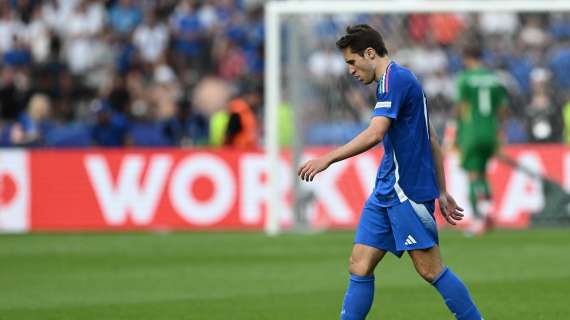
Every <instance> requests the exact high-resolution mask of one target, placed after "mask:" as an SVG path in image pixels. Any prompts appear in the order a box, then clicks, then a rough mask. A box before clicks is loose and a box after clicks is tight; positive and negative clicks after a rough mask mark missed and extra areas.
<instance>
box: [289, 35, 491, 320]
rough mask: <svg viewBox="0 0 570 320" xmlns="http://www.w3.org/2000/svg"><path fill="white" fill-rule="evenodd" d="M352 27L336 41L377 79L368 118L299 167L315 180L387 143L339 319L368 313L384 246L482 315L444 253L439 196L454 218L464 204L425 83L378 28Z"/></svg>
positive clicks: (469, 314) (459, 310)
mask: <svg viewBox="0 0 570 320" xmlns="http://www.w3.org/2000/svg"><path fill="white" fill-rule="evenodd" d="M346 32H347V34H346V35H344V36H343V37H342V38H340V39H339V40H338V41H337V43H336V44H337V47H338V48H339V49H341V50H342V52H343V55H344V59H345V61H346V63H347V64H348V69H349V71H350V74H352V75H353V76H354V77H355V78H356V79H358V80H360V81H361V82H363V83H364V84H371V83H373V82H376V83H377V89H376V97H377V103H376V106H375V108H374V111H373V112H372V118H371V120H370V124H369V126H368V127H367V128H366V129H365V130H364V131H363V132H361V133H360V134H359V135H358V136H356V137H355V138H354V139H352V140H351V141H350V142H348V143H347V144H345V145H343V146H341V147H339V148H337V149H335V150H333V151H331V152H329V153H327V154H325V155H323V156H322V157H319V158H316V159H313V160H310V161H308V162H306V163H305V164H303V165H302V166H301V167H300V168H299V170H298V175H299V176H300V178H301V179H303V180H305V181H312V180H313V179H314V178H315V175H317V174H318V173H319V172H321V171H323V170H325V169H327V168H328V167H329V166H330V165H331V164H333V163H335V162H337V161H341V160H344V159H346V158H349V157H352V156H355V155H357V154H360V153H362V152H364V151H366V150H368V149H370V148H372V147H374V146H375V145H377V144H378V143H379V142H380V141H382V142H383V144H384V157H383V159H382V163H381V165H380V168H379V170H378V174H377V177H376V185H375V187H374V191H373V192H372V194H371V195H370V197H369V198H368V200H367V201H366V204H365V205H364V208H363V209H362V215H361V216H360V221H359V224H358V227H357V230H356V236H355V241H354V246H353V249H352V254H351V256H350V264H349V272H350V281H349V285H348V289H347V291H346V294H345V296H344V302H343V306H342V312H341V315H340V318H341V319H342V320H356V319H364V318H365V317H366V315H367V314H368V311H369V310H370V307H371V305H372V300H373V296H374V269H375V268H376V265H377V264H378V263H379V262H380V261H381V260H382V258H383V257H384V255H385V254H386V252H391V253H393V254H394V255H396V256H397V257H401V256H402V254H403V253H404V251H407V252H408V254H409V255H410V257H411V259H412V261H413V263H414V266H415V268H416V270H417V272H418V273H419V274H420V276H422V278H424V279H425V280H426V281H427V282H429V283H431V284H432V285H433V286H434V287H435V288H436V289H437V290H438V291H439V293H440V294H441V296H442V297H443V299H444V300H445V303H446V304H447V306H448V308H449V309H450V310H451V312H452V313H453V314H454V315H455V317H456V318H457V319H461V320H481V315H480V313H479V310H478V309H477V307H476V306H475V304H474V303H473V301H472V300H471V297H470V296H469V292H468V290H467V288H466V287H465V285H464V284H463V282H461V280H460V279H459V278H458V277H457V276H456V275H455V274H454V273H453V272H452V271H451V269H449V268H447V267H446V266H445V265H444V264H443V262H442V258H441V255H440V252H439V246H438V234H437V228H436V222H435V219H434V208H435V199H439V205H440V211H441V214H442V216H443V217H444V218H445V220H446V221H447V222H449V223H450V224H456V222H455V221H457V220H461V219H462V218H463V214H462V213H461V212H462V211H463V209H462V208H460V207H459V206H458V205H457V204H456V202H455V200H454V199H453V197H452V196H451V195H449V194H448V193H447V191H446V189H445V177H444V172H443V164H442V152H441V149H440V146H439V144H438V142H437V137H436V136H435V133H434V130H433V128H432V127H431V126H430V124H429V118H428V110H427V105H426V99H425V96H424V93H423V90H422V88H421V85H420V83H419V81H418V80H417V78H416V77H415V76H414V74H413V73H412V72H411V71H410V70H408V69H406V68H403V67H401V66H400V65H398V64H397V63H395V62H393V61H391V60H390V58H389V56H388V52H387V50H386V46H385V44H384V40H383V38H382V36H381V35H380V33H379V32H377V31H376V30H374V29H372V28H371V27H370V26H368V25H356V26H349V27H348V28H347V29H346Z"/></svg>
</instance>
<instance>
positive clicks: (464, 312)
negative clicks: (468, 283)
mask: <svg viewBox="0 0 570 320" xmlns="http://www.w3.org/2000/svg"><path fill="white" fill-rule="evenodd" d="M432 285H433V286H434V287H435V288H436V289H437V291H439V294H441V296H442V297H443V300H445V304H446V305H447V307H448V308H449V310H451V312H453V315H455V318H456V319H457V320H481V319H482V318H481V313H479V310H477V307H476V306H475V304H474V303H473V301H472V300H471V297H470V296H469V291H467V288H466V287H465V285H464V284H463V282H461V280H459V278H458V277H457V276H456V275H455V274H454V273H453V272H451V270H449V269H448V268H447V267H446V268H445V269H443V271H442V272H441V273H440V274H439V275H438V276H437V277H436V278H435V279H434V280H433V282H432ZM347 319H348V318H347Z"/></svg>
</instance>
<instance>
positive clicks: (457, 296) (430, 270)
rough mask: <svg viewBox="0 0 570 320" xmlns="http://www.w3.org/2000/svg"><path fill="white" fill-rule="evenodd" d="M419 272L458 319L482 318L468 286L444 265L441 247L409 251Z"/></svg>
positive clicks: (475, 319) (471, 319)
mask: <svg viewBox="0 0 570 320" xmlns="http://www.w3.org/2000/svg"><path fill="white" fill-rule="evenodd" d="M409 254H410V257H411V258H412V261H413V263H414V267H415V268H416V271H417V272H418V274H419V275H420V276H421V277H422V278H424V279H425V280H426V281H427V282H429V283H430V284H432V285H433V286H434V287H435V288H436V289H437V291H438V292H439V294H440V295H441V296H442V297H443V300H444V301H445V304H446V305H447V307H448V308H449V310H450V311H451V312H452V313H453V314H454V316H455V318H456V319H458V320H481V319H482V318H481V313H480V312H479V310H478V309H477V306H476V305H475V304H474V303H473V300H472V299H471V296H470V295H469V291H468V290H467V287H466V286H465V284H463V282H462V281H461V279H459V278H458V277H457V276H456V275H455V274H454V273H453V272H452V271H451V270H450V269H449V268H447V267H445V266H444V265H443V262H442V259H441V255H440V252H439V247H438V246H437V245H435V246H433V247H432V248H429V249H418V250H412V251H409Z"/></svg>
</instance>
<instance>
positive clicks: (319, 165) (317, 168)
mask: <svg viewBox="0 0 570 320" xmlns="http://www.w3.org/2000/svg"><path fill="white" fill-rule="evenodd" d="M330 164H331V162H330V161H329V160H328V159H327V158H325V157H320V158H317V159H313V160H309V161H307V162H305V164H304V165H302V166H301V167H299V170H297V175H298V176H299V177H300V178H301V180H305V181H313V179H314V178H315V176H316V175H317V173H319V172H321V171H323V170H325V169H326V168H328V167H329V166H330Z"/></svg>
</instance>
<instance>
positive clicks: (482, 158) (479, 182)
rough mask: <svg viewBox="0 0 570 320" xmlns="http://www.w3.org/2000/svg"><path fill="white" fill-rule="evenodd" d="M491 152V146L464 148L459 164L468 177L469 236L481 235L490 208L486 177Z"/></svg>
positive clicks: (489, 194)
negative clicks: (470, 215) (470, 213)
mask: <svg viewBox="0 0 570 320" xmlns="http://www.w3.org/2000/svg"><path fill="white" fill-rule="evenodd" d="M491 150H492V147H491V146H486V145H477V146H471V147H469V148H466V150H465V153H464V155H463V159H462V162H461V166H462V167H463V169H465V170H466V171H467V173H468V177H469V203H470V205H471V209H472V212H473V218H474V219H473V220H474V221H473V224H472V225H471V227H470V228H469V233H471V234H481V233H483V232H484V231H485V223H484V221H485V217H486V216H487V215H488V213H489V210H490V207H491V192H490V189H489V184H488V182H487V177H486V168H487V162H488V161H489V158H490V157H491V154H492V151H491Z"/></svg>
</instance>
